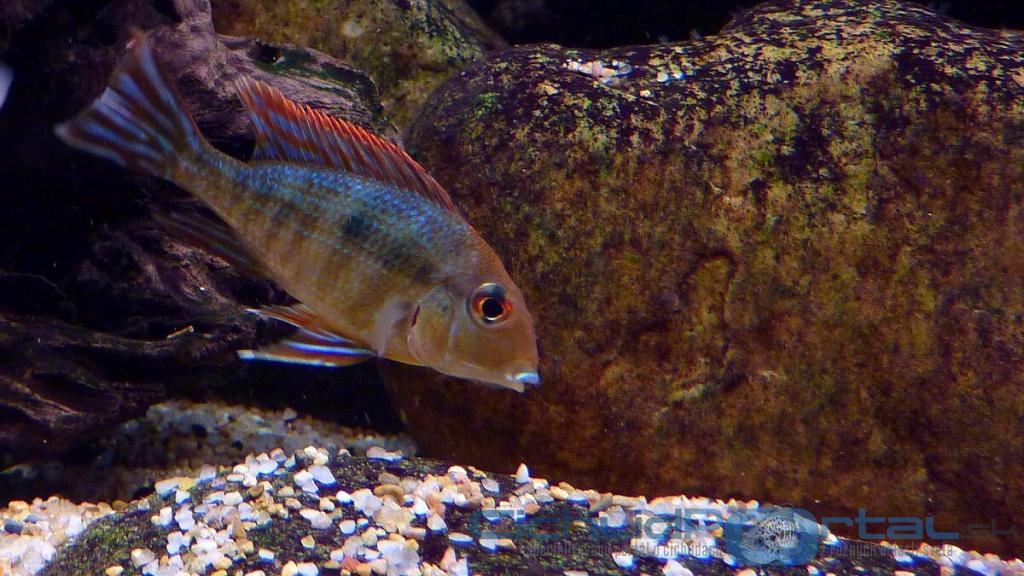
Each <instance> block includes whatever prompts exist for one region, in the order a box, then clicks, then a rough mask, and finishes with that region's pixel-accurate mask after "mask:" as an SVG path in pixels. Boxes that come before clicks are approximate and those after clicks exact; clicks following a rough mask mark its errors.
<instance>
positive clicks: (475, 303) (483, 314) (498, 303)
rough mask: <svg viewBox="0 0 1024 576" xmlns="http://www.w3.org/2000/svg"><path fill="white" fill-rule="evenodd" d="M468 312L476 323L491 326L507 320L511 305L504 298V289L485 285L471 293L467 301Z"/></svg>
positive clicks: (489, 284) (488, 284)
mask: <svg viewBox="0 0 1024 576" xmlns="http://www.w3.org/2000/svg"><path fill="white" fill-rule="evenodd" d="M469 312H470V316H472V317H473V320H476V321H477V322H478V323H480V324H483V325H484V326H493V325H494V324H497V323H498V322H501V321H502V320H504V319H506V318H508V315H509V313H511V312H512V303H511V302H509V300H508V298H506V297H505V289H504V288H502V287H501V286H499V285H498V284H492V283H487V284H483V285H482V286H480V287H479V288H477V289H476V290H474V291H473V296H472V297H471V298H470V299H469Z"/></svg>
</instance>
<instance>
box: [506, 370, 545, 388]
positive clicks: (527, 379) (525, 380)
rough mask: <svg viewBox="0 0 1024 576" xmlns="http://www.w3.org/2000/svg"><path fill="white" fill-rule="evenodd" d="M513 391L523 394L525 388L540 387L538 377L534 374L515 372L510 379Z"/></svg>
mask: <svg viewBox="0 0 1024 576" xmlns="http://www.w3.org/2000/svg"><path fill="white" fill-rule="evenodd" d="M511 380H512V382H513V385H514V387H515V389H516V390H517V391H519V392H524V391H525V390H526V388H527V387H534V386H539V385H540V375H539V374H537V373H536V372H517V373H516V374H514V375H513V376H512V378H511Z"/></svg>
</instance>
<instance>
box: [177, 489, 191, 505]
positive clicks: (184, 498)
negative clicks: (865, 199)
mask: <svg viewBox="0 0 1024 576" xmlns="http://www.w3.org/2000/svg"><path fill="white" fill-rule="evenodd" d="M191 499H192V495H191V494H189V493H188V492H185V491H184V490H178V491H176V492H175V493H174V503H175V504H184V503H185V502H188V501H189V500H191Z"/></svg>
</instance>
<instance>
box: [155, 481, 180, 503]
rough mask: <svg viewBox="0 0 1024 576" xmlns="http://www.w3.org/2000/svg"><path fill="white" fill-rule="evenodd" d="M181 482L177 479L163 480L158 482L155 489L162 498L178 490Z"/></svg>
mask: <svg viewBox="0 0 1024 576" xmlns="http://www.w3.org/2000/svg"><path fill="white" fill-rule="evenodd" d="M179 482H180V481H179V480H178V479H177V478H168V479H167V480H161V481H159V482H157V483H156V484H155V485H154V486H153V488H154V489H155V490H156V493H157V494H158V495H160V497H161V498H163V497H164V496H167V495H168V494H170V493H171V492H174V491H175V490H177V489H178V484H179Z"/></svg>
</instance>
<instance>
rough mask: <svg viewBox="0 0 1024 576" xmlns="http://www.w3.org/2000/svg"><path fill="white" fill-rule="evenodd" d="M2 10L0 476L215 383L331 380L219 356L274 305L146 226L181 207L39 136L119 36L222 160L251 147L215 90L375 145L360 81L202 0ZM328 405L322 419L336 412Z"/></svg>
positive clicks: (93, 77) (115, 52)
mask: <svg viewBox="0 0 1024 576" xmlns="http://www.w3.org/2000/svg"><path fill="white" fill-rule="evenodd" d="M15 4H16V5H17V6H11V7H6V8H5V9H4V10H2V11H0V18H3V21H2V22H0V47H4V49H3V51H2V52H0V61H5V62H7V63H9V64H10V65H11V66H12V67H13V68H14V74H15V79H14V84H13V86H12V89H11V93H10V97H9V99H8V101H7V103H6V104H5V106H4V108H3V109H2V110H0V134H2V135H3V137H2V138H0V181H2V182H3V187H2V189H3V201H4V208H3V210H0V246H2V247H3V248H2V249H0V414H2V417H0V467H2V466H4V465H7V464H9V463H10V462H12V461H16V460H18V459H20V458H23V457H25V456H29V455H32V456H39V455H48V454H54V453H57V452H59V451H61V450H63V449H65V448H68V447H69V446H74V445H76V444H78V443H80V442H83V441H86V440H88V439H89V438H91V437H93V436H95V435H96V434H98V433H100V432H102V431H104V430H109V429H111V428H112V427H113V425H115V424H116V423H117V422H119V421H123V420H125V419H128V418H132V417H134V416H137V415H140V414H142V413H143V412H144V411H145V408H146V407H147V406H148V405H149V404H151V403H153V402H157V401H159V400H161V399H163V398H166V397H167V396H168V395H169V394H172V393H176V392H180V391H182V390H186V389H187V390H192V391H194V390H196V389H200V388H201V387H203V385H205V384H219V383H224V382H226V381H229V380H231V377H235V378H236V381H246V382H247V385H249V386H255V387H256V388H260V387H261V386H260V384H259V383H260V382H263V383H264V384H265V383H266V382H267V381H270V382H271V383H273V382H275V381H276V388H278V389H280V390H285V389H287V392H288V393H290V394H293V395H296V396H298V394H299V392H298V390H296V389H295V388H293V387H291V386H289V387H285V386H281V385H280V384H281V382H282V380H284V379H287V380H294V379H296V378H303V379H309V380H311V381H312V380H317V379H319V380H320V383H321V384H322V383H323V382H325V381H331V380H333V379H336V378H338V374H339V373H338V372H330V371H328V372H322V371H321V372H316V373H315V374H314V373H311V372H307V373H306V374H305V375H297V374H296V372H294V371H290V372H288V371H276V372H275V371H274V370H273V369H272V368H268V367H253V368H250V369H245V370H238V366H237V363H236V361H235V360H234V358H233V356H234V354H233V351H234V350H235V349H238V348H246V347H250V346H251V345H252V344H253V343H254V339H255V337H256V321H255V320H254V319H253V318H252V317H249V316H248V315H246V314H245V313H244V312H243V309H244V307H245V306H246V305H255V304H260V303H265V302H273V301H277V302H281V301H283V298H284V296H283V294H281V293H280V291H278V290H276V289H275V288H274V287H273V286H272V285H271V284H269V283H268V282H266V281H260V280H252V279H248V278H244V277H241V276H240V275H239V274H238V273H236V272H235V271H233V270H232V269H231V268H230V267H228V266H227V265H225V264H224V263H223V262H221V261H220V260H219V259H216V258H213V257H211V256H210V255H208V254H206V253H204V252H202V251H200V250H198V249H196V248H192V247H190V246H187V245H184V244H182V243H180V242H178V241H176V240H174V239H172V238H170V237H168V235H167V234H166V233H165V232H164V231H163V230H162V229H160V227H158V226H157V225H156V224H154V222H153V221H152V220H151V218H150V213H151V212H153V211H154V210H158V209H159V210H168V209H175V210H191V209H195V203H194V202H192V201H190V200H188V199H186V198H185V197H184V195H183V194H181V193H180V192H175V191H173V187H172V186H170V185H167V184H165V183H161V182H157V181H155V180H153V179H151V178H144V177H137V176H133V175H132V174H129V173H128V172H126V171H124V170H122V169H120V168H117V167H115V166H113V165H111V164H109V163H106V162H104V161H102V160H99V159H96V158H94V157H91V156H88V155H85V154H82V153H80V152H77V151H74V150H72V149H70V148H69V147H67V146H65V145H63V144H61V143H60V142H58V141H57V139H56V138H55V137H54V135H53V126H54V125H55V124H56V123H57V122H60V121H63V120H65V119H67V118H69V117H71V116H72V115H74V114H75V113H77V112H78V111H79V110H80V109H81V108H82V107H84V106H85V105H86V104H88V103H89V102H90V101H91V100H92V99H94V98H95V97H97V96H98V95H99V93H100V92H101V91H102V89H103V88H104V86H105V85H106V82H107V79H108V77H109V74H110V72H111V70H112V69H113V67H114V65H115V63H116V62H117V60H118V59H119V58H120V56H121V55H122V54H123V53H124V50H125V45H126V43H127V41H128V40H129V38H130V37H131V29H132V28H133V27H134V28H138V29H142V30H146V31H147V33H148V34H150V35H151V36H152V37H153V40H154V45H155V46H156V50H157V56H158V58H159V59H160V60H161V61H162V62H163V64H164V65H165V66H166V68H167V69H168V70H169V71H170V73H171V75H172V76H174V77H175V79H176V81H177V84H178V86H179V88H180V89H181V91H182V93H183V95H184V97H185V99H186V100H187V101H188V104H189V107H190V109H191V110H192V111H193V113H194V115H195V117H196V119H197V121H198V123H199V125H200V128H201V129H202V130H203V131H204V133H205V134H206V135H207V136H208V137H209V138H210V139H211V140H212V141H214V143H215V144H218V145H220V146H223V147H225V148H226V149H228V150H230V151H233V152H246V151H247V149H248V148H249V147H251V136H250V135H249V127H248V120H247V119H246V116H245V113H244V111H243V109H242V106H241V104H240V103H239V102H238V99H237V97H236V96H235V94H234V88H233V81H234V80H235V79H237V78H239V77H240V76H242V75H249V76H253V77H255V78H258V79H260V80H264V81H266V82H269V83H270V84H273V85H275V86H277V87H278V88H280V89H281V90H282V91H284V92H285V93H286V94H288V95H289V96H291V97H293V98H295V99H297V100H300V101H303V102H306V103H309V104H310V105H313V106H315V107H317V108H320V109H326V110H329V111H331V112H332V113H334V114H336V115H339V116H342V117H346V118H348V119H350V120H352V121H354V122H357V123H359V124H362V125H364V126H367V127H369V128H371V129H374V130H375V131H378V132H381V133H384V134H386V135H389V136H393V135H394V134H395V131H394V129H393V128H392V127H391V126H390V124H388V123H387V121H386V120H384V118H383V117H382V115H381V111H382V109H381V106H380V103H379V101H378V100H377V96H376V91H375V88H374V85H373V83H372V81H371V80H370V79H369V78H368V77H367V76H366V75H365V74H363V73H362V72H360V71H358V70H356V69H354V68H352V67H351V66H349V65H346V64H343V63H341V62H338V61H336V60H334V59H332V58H330V57H329V56H327V55H325V54H322V53H319V52H316V51H313V50H307V49H303V48H297V47H293V46H287V45H268V44H261V43H257V42H255V41H253V40H246V39H239V38H228V37H223V36H218V35H217V34H215V32H214V30H213V26H212V23H211V19H210V18H211V17H210V7H209V3H208V2H205V1H203V0H194V1H193V0H180V1H178V2H175V3H168V2H148V1H146V0H125V1H119V2H111V3H98V4H90V5H88V6H85V5H81V3H78V2H45V1H41V2H20V3H15ZM15 8H17V9H15ZM174 205H176V206H174ZM347 374H348V375H350V376H351V375H352V374H353V373H352V372H349V373H347ZM355 374H357V376H358V377H357V378H356V379H357V380H358V379H359V377H362V378H363V379H366V377H367V374H372V372H368V369H362V370H356V371H355ZM262 387H263V388H266V386H262ZM321 388H323V386H321ZM367 389H368V388H367V386H358V387H356V388H350V389H349V390H351V392H348V393H346V394H354V395H357V396H358V394H359V392H357V390H362V391H364V392H365V391H366V390H367ZM377 397H378V398H379V397H380V396H379V394H378V395H377ZM295 400H298V401H299V402H301V400H300V399H298V398H295ZM338 400H340V399H335V400H334V403H335V405H334V406H332V407H331V408H330V410H331V411H333V412H335V413H339V412H341V411H340V410H338V406H339V405H346V403H344V402H340V401H338ZM377 404H378V405H382V403H381V402H380V401H378V402H377ZM353 406H354V405H353ZM364 409H365V410H367V411H372V410H373V408H372V407H369V406H361V407H359V408H356V410H358V412H357V414H359V418H361V417H362V412H363V410H364Z"/></svg>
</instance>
